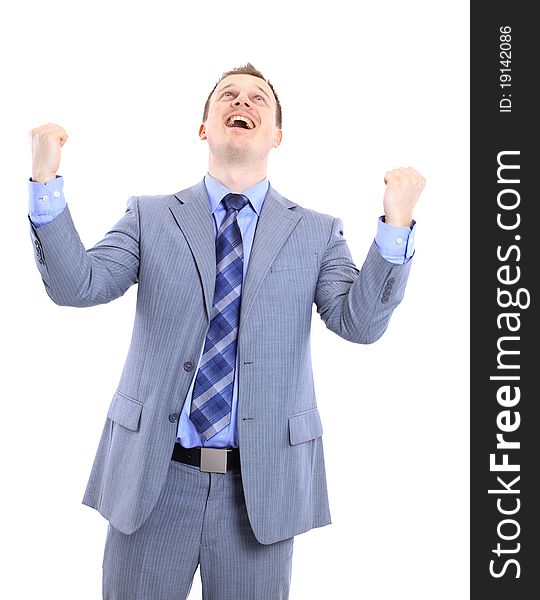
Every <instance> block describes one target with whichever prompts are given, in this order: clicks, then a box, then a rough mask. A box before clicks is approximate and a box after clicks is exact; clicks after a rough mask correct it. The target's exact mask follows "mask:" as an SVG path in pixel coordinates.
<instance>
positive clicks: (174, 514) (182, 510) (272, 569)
mask: <svg viewBox="0 0 540 600" xmlns="http://www.w3.org/2000/svg"><path fill="white" fill-rule="evenodd" d="M293 542H294V538H288V539H285V540H280V541H278V542H275V543H273V544H261V543H260V542H258V541H257V539H256V538H255V536H254V535H253V531H252V529H251V526H250V523H249V520H248V515H247V511H246V506H245V500H244V492H243V489H242V478H241V474H240V471H239V470H233V471H229V472H227V473H207V472H204V471H200V470H199V468H198V467H193V466H191V465H186V464H184V463H181V462H177V461H173V460H171V463H170V466H169V469H168V473H167V478H166V481H165V484H164V486H163V489H162V491H161V494H160V496H159V499H158V501H157V503H156V506H155V507H154V509H153V510H152V512H151V513H150V516H149V517H148V519H147V520H146V521H145V522H144V523H143V525H142V526H141V527H140V528H139V529H138V530H137V531H135V532H134V533H132V534H131V535H126V534H124V533H121V532H120V531H118V530H117V529H115V528H114V527H112V526H111V525H110V524H109V529H108V531H107V539H106V542H105V551H104V556H103V598H104V600H185V599H186V598H187V597H188V594H189V592H190V590H191V586H192V583H193V578H194V575H195V572H196V570H197V566H198V565H199V564H200V576H201V583H202V597H203V600H286V599H288V598H289V587H290V581H291V568H292V554H293Z"/></svg>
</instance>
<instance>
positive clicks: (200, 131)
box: [199, 123, 206, 140]
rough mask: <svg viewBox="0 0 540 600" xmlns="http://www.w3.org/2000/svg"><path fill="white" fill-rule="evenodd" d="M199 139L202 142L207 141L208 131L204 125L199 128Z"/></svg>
mask: <svg viewBox="0 0 540 600" xmlns="http://www.w3.org/2000/svg"><path fill="white" fill-rule="evenodd" d="M199 137H200V138H201V140H205V139H206V131H205V130H204V123H203V124H202V125H201V126H200V127H199Z"/></svg>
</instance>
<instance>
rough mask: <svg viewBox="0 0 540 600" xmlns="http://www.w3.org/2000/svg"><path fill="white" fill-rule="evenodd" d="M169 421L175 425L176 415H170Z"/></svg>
mask: <svg viewBox="0 0 540 600" xmlns="http://www.w3.org/2000/svg"><path fill="white" fill-rule="evenodd" d="M169 421H170V422H171V423H176V421H178V413H171V414H170V415H169Z"/></svg>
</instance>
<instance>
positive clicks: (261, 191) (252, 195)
mask: <svg viewBox="0 0 540 600" xmlns="http://www.w3.org/2000/svg"><path fill="white" fill-rule="evenodd" d="M204 185H205V186H206V191H207V192H208V198H209V200H210V211H211V212H212V213H213V212H214V211H215V210H216V208H217V206H218V205H219V203H220V202H221V201H222V200H223V197H224V196H225V195H226V194H230V193H231V191H230V190H229V189H227V188H226V187H225V186H224V185H223V184H222V183H220V182H219V181H217V179H214V178H213V177H212V175H210V173H207V174H206V175H205V176H204ZM269 185H270V184H269V181H268V178H267V177H265V178H264V179H261V181H259V182H258V183H256V184H255V185H252V186H251V187H249V188H248V189H247V190H244V191H243V192H242V194H243V195H244V196H246V197H247V198H249V201H250V203H251V206H252V207H253V209H254V210H255V212H256V213H257V214H258V215H260V214H261V210H262V205H263V202H264V199H265V197H266V193H267V192H268V187H269Z"/></svg>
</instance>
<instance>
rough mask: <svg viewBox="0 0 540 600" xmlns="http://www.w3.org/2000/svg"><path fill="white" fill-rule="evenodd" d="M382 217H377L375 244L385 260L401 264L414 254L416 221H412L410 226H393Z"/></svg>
mask: <svg viewBox="0 0 540 600" xmlns="http://www.w3.org/2000/svg"><path fill="white" fill-rule="evenodd" d="M383 219H384V217H379V222H378V225H377V235H376V236H375V245H376V246H377V249H378V250H379V252H380V254H381V256H382V257H383V258H384V259H385V260H387V261H388V262H391V263H394V264H396V265H403V264H404V263H406V262H408V260H409V259H410V258H411V256H412V255H413V254H414V235H415V233H416V221H413V222H412V225H411V227H395V226H394V225H387V224H386V223H385V222H384V221H383Z"/></svg>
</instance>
